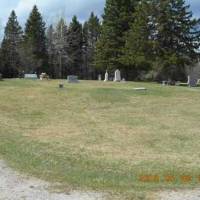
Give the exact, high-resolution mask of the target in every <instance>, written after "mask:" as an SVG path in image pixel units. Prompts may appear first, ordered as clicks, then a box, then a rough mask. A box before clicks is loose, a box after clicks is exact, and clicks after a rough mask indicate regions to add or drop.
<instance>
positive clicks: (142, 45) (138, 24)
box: [120, 0, 156, 78]
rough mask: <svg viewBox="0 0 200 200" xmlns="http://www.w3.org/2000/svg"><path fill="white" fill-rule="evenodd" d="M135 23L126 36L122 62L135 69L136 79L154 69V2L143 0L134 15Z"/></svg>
mask: <svg viewBox="0 0 200 200" xmlns="http://www.w3.org/2000/svg"><path fill="white" fill-rule="evenodd" d="M134 19H135V20H134V23H133V24H132V26H131V29H130V30H129V31H128V33H127V36H126V44H125V48H124V49H123V56H122V57H121V59H120V61H121V62H122V63H123V64H125V65H126V66H128V67H131V68H132V69H135V73H134V75H135V77H134V78H139V76H140V74H142V72H145V71H149V70H150V69H151V68H152V62H153V61H154V60H153V59H154V51H155V49H154V48H155V44H156V40H155V33H156V31H155V13H154V3H153V1H146V0H142V1H141V2H140V3H139V4H138V6H137V8H136V11H135V13H134Z"/></svg>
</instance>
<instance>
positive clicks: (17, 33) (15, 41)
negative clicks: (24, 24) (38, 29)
mask: <svg viewBox="0 0 200 200" xmlns="http://www.w3.org/2000/svg"><path fill="white" fill-rule="evenodd" d="M21 42H22V29H21V27H20V25H19V23H18V21H17V16H16V14H15V11H12V12H11V15H10V17H9V20H8V22H7V25H6V27H5V33H4V38H3V42H2V45H1V58H2V63H1V65H2V69H1V72H2V74H3V76H4V77H6V78H13V77H17V76H18V73H19V71H20V67H21V60H20V54H19V49H20V43H21Z"/></svg>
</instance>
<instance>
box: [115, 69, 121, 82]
mask: <svg viewBox="0 0 200 200" xmlns="http://www.w3.org/2000/svg"><path fill="white" fill-rule="evenodd" d="M120 81H121V72H120V71H119V69H117V70H116V71H115V77H114V82H120Z"/></svg>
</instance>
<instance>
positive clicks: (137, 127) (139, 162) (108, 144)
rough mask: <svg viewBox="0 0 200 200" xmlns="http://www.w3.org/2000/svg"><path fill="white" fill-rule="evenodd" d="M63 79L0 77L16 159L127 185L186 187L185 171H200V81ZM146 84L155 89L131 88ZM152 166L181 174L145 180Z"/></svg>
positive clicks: (3, 140) (103, 183)
mask: <svg viewBox="0 0 200 200" xmlns="http://www.w3.org/2000/svg"><path fill="white" fill-rule="evenodd" d="M58 83H59V81H49V82H45V81H44V82H40V81H25V80H6V81H3V82H0V156H2V157H3V158H4V159H6V160H8V161H9V162H10V164H11V165H12V166H13V167H15V168H17V169H19V170H22V171H25V172H28V173H30V174H33V175H36V176H38V177H40V178H43V179H47V180H52V181H61V182H63V183H68V184H70V185H71V186H73V187H81V188H84V187H86V188H92V189H97V190H110V191H113V192H125V193H132V192H133V191H146V190H149V189H158V188H163V187H164V188H166V187H167V188H169V187H173V188H174V187H180V186H181V187H182V186H184V185H183V184H181V183H180V180H179V176H180V175H182V174H189V175H193V176H194V177H197V175H199V174H200V159H199V157H200V154H199V149H200V146H199V140H200V123H199V121H200V104H199V99H200V90H199V89H190V88H182V87H162V86H160V85H157V84H150V83H126V84H122V83H121V84H120V83H103V82H102V83H100V82H92V81H91V82H90V81H84V82H81V83H80V84H75V85H73V84H72V85H69V84H67V83H66V85H65V88H64V89H63V90H60V89H58ZM140 86H145V87H147V88H148V89H149V90H148V92H147V93H145V92H136V91H133V90H132V88H134V87H140ZM198 173H199V174H198ZM146 174H150V175H154V174H155V175H159V176H161V177H163V176H164V175H166V174H172V175H175V176H176V178H177V179H176V181H175V182H174V183H173V184H167V183H166V182H164V181H163V180H161V181H160V182H159V183H151V184H150V183H142V182H140V181H138V178H139V177H140V175H146ZM193 182H194V185H195V184H196V183H197V180H196V179H194V181H193ZM191 185H192V184H191V183H190V184H189V185H186V186H187V187H189V186H191Z"/></svg>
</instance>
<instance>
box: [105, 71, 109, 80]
mask: <svg viewBox="0 0 200 200" xmlns="http://www.w3.org/2000/svg"><path fill="white" fill-rule="evenodd" d="M107 81H108V72H107V71H106V73H105V79H104V82H107Z"/></svg>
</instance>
